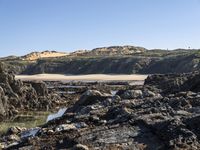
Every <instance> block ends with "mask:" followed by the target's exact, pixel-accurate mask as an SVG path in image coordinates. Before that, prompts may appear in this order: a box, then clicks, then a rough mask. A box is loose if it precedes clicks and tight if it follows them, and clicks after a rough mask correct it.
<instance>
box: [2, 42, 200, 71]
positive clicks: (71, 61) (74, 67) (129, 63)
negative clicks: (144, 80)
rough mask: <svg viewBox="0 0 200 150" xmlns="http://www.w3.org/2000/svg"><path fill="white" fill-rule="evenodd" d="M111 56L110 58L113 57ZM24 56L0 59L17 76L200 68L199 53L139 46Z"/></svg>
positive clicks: (196, 51)
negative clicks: (34, 58)
mask: <svg viewBox="0 0 200 150" xmlns="http://www.w3.org/2000/svg"><path fill="white" fill-rule="evenodd" d="M112 54H113V55H112ZM22 58H23V57H7V58H1V61H3V62H5V64H6V65H7V68H8V69H9V70H11V71H14V72H15V73H17V74H39V73H61V74H90V73H93V74H95V73H106V74H132V73H139V74H153V73H182V72H191V71H196V70H199V69H200V65H199V62H200V50H186V49H177V50H160V49H154V50H146V49H145V48H140V47H131V46H125V47H108V48H105V47H104V48H97V49H94V50H92V51H83V52H82V53H78V54H77V53H76V52H73V53H71V54H70V55H68V56H62V57H54V58H40V59H38V60H36V61H27V60H24V59H22Z"/></svg>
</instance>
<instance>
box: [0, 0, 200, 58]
mask: <svg viewBox="0 0 200 150" xmlns="http://www.w3.org/2000/svg"><path fill="white" fill-rule="evenodd" d="M113 45H137V46H143V47H146V48H164V49H166V48H169V49H174V48H180V47H182V48H187V47H189V46H190V47H191V48H200V0H0V56H6V55H11V54H14V55H22V54H26V53H29V52H31V51H42V50H58V51H72V50H76V49H92V48H95V47H101V46H113Z"/></svg>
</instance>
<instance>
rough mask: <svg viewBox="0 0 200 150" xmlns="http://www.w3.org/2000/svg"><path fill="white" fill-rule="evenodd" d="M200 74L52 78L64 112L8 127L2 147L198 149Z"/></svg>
mask: <svg viewBox="0 0 200 150" xmlns="http://www.w3.org/2000/svg"><path fill="white" fill-rule="evenodd" d="M198 76H199V74H198V73H191V74H186V75H185V74H184V75H183V74H181V75H153V76H149V78H148V79H147V80H146V81H145V85H144V86H136V85H134V86H133V85H129V84H128V83H126V84H120V85H119V83H112V84H109V83H81V82H80V83H78V82H76V83H58V82H48V83H46V84H47V87H48V90H49V91H57V92H58V93H59V96H60V97H62V98H65V99H66V102H65V103H63V107H65V109H64V110H65V112H64V113H62V115H57V117H56V116H55V115H54V118H53V119H50V120H49V121H48V122H47V123H45V124H44V125H42V126H40V127H37V128H34V129H21V128H18V127H13V128H11V129H9V131H8V132H7V133H6V134H5V135H3V136H2V137H1V138H0V143H1V146H2V147H3V148H4V149H83V150H88V149H92V150H93V149H133V150H143V149H144V150H146V149H149V150H155V149H158V150H162V149H164V150H165V149H166V150H167V149H174V150H180V149H181V150H183V149H184V150H185V149H192V150H193V149H196V150H198V149H200V143H199V142H200V141H199V140H200V129H199V123H200V90H199V86H198V85H199V84H198ZM189 82H190V84H188V83H189ZM166 84H167V85H166ZM170 89H171V90H170ZM61 91H62V92H61ZM69 91H71V92H72V91H73V93H69ZM113 91H115V92H113ZM35 92H36V93H37V90H35ZM40 92H42V93H45V91H41V90H40ZM2 95H3V94H2ZM60 112H61V111H60Z"/></svg>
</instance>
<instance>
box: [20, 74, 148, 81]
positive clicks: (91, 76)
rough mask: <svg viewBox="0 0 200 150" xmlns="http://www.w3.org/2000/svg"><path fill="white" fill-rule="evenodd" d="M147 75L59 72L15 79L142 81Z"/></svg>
mask: <svg viewBox="0 0 200 150" xmlns="http://www.w3.org/2000/svg"><path fill="white" fill-rule="evenodd" d="M146 78H147V75H136V74H132V75H106V74H89V75H61V74H37V75H16V79H21V80H43V81H73V80H77V81H126V80H129V81H136V80H137V81H143V80H144V79H146Z"/></svg>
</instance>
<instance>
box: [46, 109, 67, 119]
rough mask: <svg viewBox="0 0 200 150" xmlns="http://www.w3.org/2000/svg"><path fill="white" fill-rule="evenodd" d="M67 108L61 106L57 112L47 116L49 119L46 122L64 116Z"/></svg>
mask: <svg viewBox="0 0 200 150" xmlns="http://www.w3.org/2000/svg"><path fill="white" fill-rule="evenodd" d="M66 110H67V108H61V109H60V110H59V111H58V112H57V113H54V114H50V115H49V116H48V117H47V121H46V122H49V121H51V120H54V119H56V118H59V117H62V116H63V115H64V113H65V111H66Z"/></svg>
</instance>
